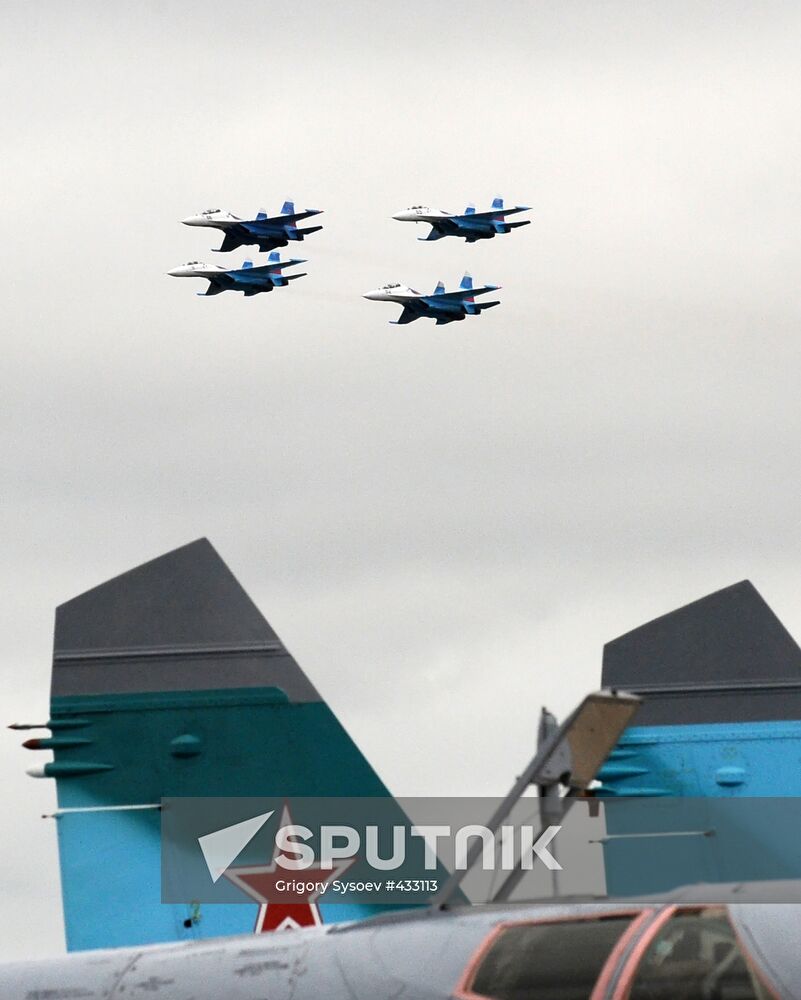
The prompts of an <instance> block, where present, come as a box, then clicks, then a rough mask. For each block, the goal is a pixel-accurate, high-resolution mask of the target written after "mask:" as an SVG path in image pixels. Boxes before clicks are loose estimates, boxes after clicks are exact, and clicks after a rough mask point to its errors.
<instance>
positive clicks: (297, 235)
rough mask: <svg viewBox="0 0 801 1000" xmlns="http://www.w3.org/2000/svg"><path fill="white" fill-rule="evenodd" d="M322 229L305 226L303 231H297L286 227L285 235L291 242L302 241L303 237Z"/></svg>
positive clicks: (292, 227) (291, 227)
mask: <svg viewBox="0 0 801 1000" xmlns="http://www.w3.org/2000/svg"><path fill="white" fill-rule="evenodd" d="M322 228H323V227H322V226H307V227H306V228H305V229H298V228H297V227H296V226H287V227H286V234H287V236H288V237H289V238H290V239H291V240H300V241H302V240H303V237H304V236H308V235H309V234H310V233H318V232H319V231H320V230H321V229H322Z"/></svg>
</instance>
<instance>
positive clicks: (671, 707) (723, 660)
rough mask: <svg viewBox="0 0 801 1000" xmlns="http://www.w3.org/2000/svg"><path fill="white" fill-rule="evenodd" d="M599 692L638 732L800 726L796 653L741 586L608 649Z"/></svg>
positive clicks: (750, 589)
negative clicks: (634, 709)
mask: <svg viewBox="0 0 801 1000" xmlns="http://www.w3.org/2000/svg"><path fill="white" fill-rule="evenodd" d="M603 686H604V687H605V688H624V689H625V690H627V691H633V692H635V693H636V694H640V695H643V697H644V698H645V701H644V704H643V706H642V708H641V709H640V712H639V714H638V716H637V724H638V725H668V724H682V723H699V722H744V721H757V720H776V719H801V648H799V646H798V644H797V643H796V642H795V640H794V639H793V637H792V636H791V635H790V633H789V632H788V631H787V629H786V628H785V627H784V625H782V623H781V622H780V621H779V619H778V618H777V617H776V615H775V614H774V613H773V611H771V609H770V608H769V607H768V605H767V604H766V603H765V601H764V600H763V598H762V596H761V595H760V594H759V592H758V591H757V590H756V588H755V587H754V586H753V584H752V583H750V581H748V580H743V581H741V582H740V583H735V584H733V585H732V586H730V587H725V588H724V589H723V590H719V591H717V592H716V593H714V594H709V595H708V596H707V597H702V598H701V599H700V600H698V601H693V602H692V604H688V605H686V606H685V607H683V608H679V609H678V610H676V611H672V612H671V613H670V614H667V615H663V616H662V617H661V618H656V619H654V620H653V621H651V622H648V623H647V624H646V625H641V626H640V627H639V628H636V629H634V630H633V631H631V632H627V633H626V634H625V635H622V636H620V637H619V638H617V639H613V640H612V641H611V642H608V643H607V644H606V646H605V647H604V656H603Z"/></svg>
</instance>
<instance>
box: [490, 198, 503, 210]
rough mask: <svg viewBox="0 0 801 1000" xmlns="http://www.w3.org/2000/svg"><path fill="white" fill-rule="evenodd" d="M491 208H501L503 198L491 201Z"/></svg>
mask: <svg viewBox="0 0 801 1000" xmlns="http://www.w3.org/2000/svg"><path fill="white" fill-rule="evenodd" d="M492 207H493V208H503V198H493V199H492Z"/></svg>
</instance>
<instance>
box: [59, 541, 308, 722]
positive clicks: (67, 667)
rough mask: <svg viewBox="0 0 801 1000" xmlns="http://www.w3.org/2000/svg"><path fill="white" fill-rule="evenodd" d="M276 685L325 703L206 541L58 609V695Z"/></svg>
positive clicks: (302, 697)
mask: <svg viewBox="0 0 801 1000" xmlns="http://www.w3.org/2000/svg"><path fill="white" fill-rule="evenodd" d="M273 686H274V687H279V688H281V689H282V690H283V691H284V692H285V693H286V695H287V696H288V697H289V699H290V701H296V702H297V701H319V700H320V699H319V695H318V694H317V692H316V691H315V689H314V687H313V686H312V685H311V683H310V682H309V680H308V678H307V677H306V676H305V674H304V673H303V671H302V670H301V669H300V667H299V666H298V664H297V663H296V662H295V660H294V659H293V657H292V656H291V655H290V654H289V652H288V651H287V650H286V649H285V648H284V646H283V644H282V642H281V640H280V639H279V638H278V636H277V635H276V633H275V631H274V630H273V629H272V628H271V627H270V625H269V623H268V622H267V621H266V619H265V618H264V617H263V616H262V614H261V612H260V611H259V610H258V608H257V607H256V605H255V604H254V603H253V601H252V600H251V599H250V598H249V597H248V595H247V594H246V593H245V591H244V590H243V589H242V587H241V585H240V584H239V582H238V581H237V579H236V578H235V577H234V575H233V573H231V571H230V570H229V569H228V567H227V566H226V564H225V563H224V562H223V560H222V559H221V558H220V556H219V555H218V554H217V552H216V550H215V549H214V547H213V546H212V545H211V543H210V542H209V541H208V540H207V539H205V538H200V539H198V540H197V541H194V542H190V543H189V544H188V545H184V546H182V547H181V548H178V549H174V550H173V551H172V552H168V553H166V554H165V555H162V556H159V557H158V558H157V559H153V560H151V561H150V562H147V563H144V564H143V565H141V566H137V567H136V568H135V569H132V570H129V571H128V572H127V573H123V574H122V575H121V576H117V577H114V578H113V579H112V580H108V581H107V582H106V583H102V584H100V586H98V587H94V588H93V589H92V590H88V591H86V593H84V594H81V595H80V596H79V597H75V598H73V599H72V600H71V601H67V602H66V603H65V604H62V605H61V606H60V607H59V608H57V609H56V629H55V642H54V655H53V676H52V687H51V697H54V698H58V697H64V696H72V695H86V694H122V693H133V692H147V691H178V690H180V691H189V690H209V689H222V688H245V687H273Z"/></svg>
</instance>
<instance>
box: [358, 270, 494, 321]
mask: <svg viewBox="0 0 801 1000" xmlns="http://www.w3.org/2000/svg"><path fill="white" fill-rule="evenodd" d="M500 287H501V286H500V285H482V286H481V288H474V287H473V278H472V277H471V275H470V274H469V273H467V272H465V275H464V277H463V278H462V280H461V282H460V283H459V287H458V288H457V289H456V291H454V292H446V291H445V285H444V284H443V283H442V282H441V281H438V282H437V287H436V288H435V289H434V291H433V292H432V293H431V294H430V295H425V294H424V293H423V292H418V291H415V289H414V288H409V287H408V286H407V285H401V284H398V283H394V284H389V285H382V286H381V288H376V289H375V291H372V292H366V293H365V295H364V297H365V298H366V299H370V300H371V301H373V302H397V303H399V304H400V305H402V306H403V312H401V314H400V317H399V318H398V319H396V320H390V322H391V323H395V324H404V323H411V322H413V321H414V320H416V319H420V317H421V316H429V317H430V318H431V319H435V320H436V322H437V326H441V325H442V324H443V323H453V322H454V320H462V319H464V318H465V316H477V315H478V314H479V313H480V312H481V310H482V309H491V308H492V307H493V306H499V305H500V302H499V301H498V300H496V301H495V302H482V303H481V304H480V305H479V303H477V302H476V301H475V296H476V295H484V294H486V293H487V292H495V291H497V290H498V289H499V288H500Z"/></svg>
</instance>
